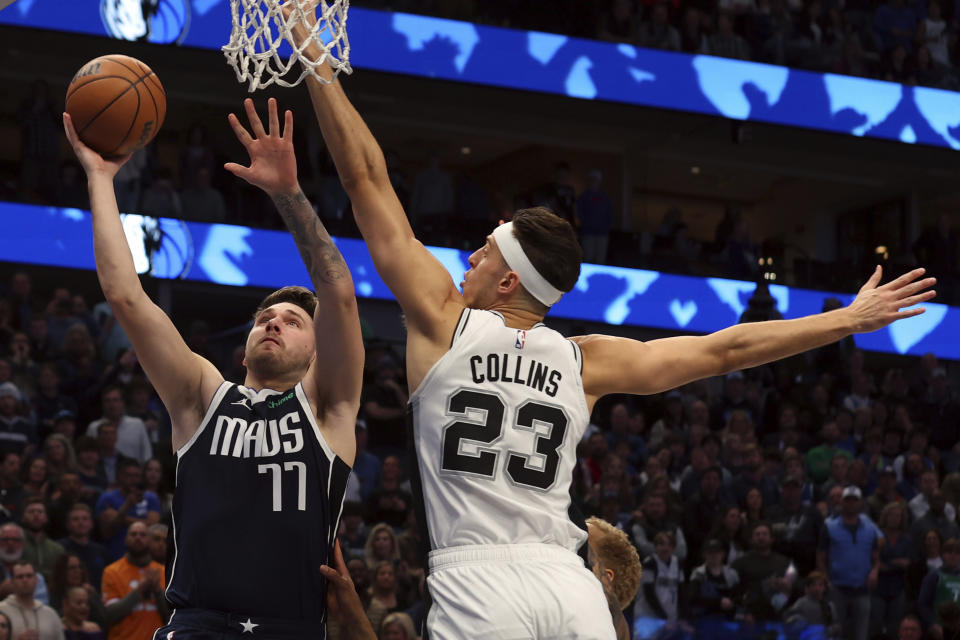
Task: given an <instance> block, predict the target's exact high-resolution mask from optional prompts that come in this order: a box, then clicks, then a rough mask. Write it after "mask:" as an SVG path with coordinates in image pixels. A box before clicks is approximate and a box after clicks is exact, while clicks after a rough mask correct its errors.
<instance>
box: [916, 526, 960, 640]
mask: <svg viewBox="0 0 960 640" xmlns="http://www.w3.org/2000/svg"><path fill="white" fill-rule="evenodd" d="M958 594H960V540H958V539H956V538H951V539H949V540H947V541H946V542H944V543H943V566H941V567H939V568H938V569H935V570H931V571H930V572H929V573H928V574H927V576H926V577H925V578H924V579H923V583H922V584H921V585H920V594H919V596H918V597H917V613H919V614H920V619H921V620H922V621H923V624H924V626H925V627H926V628H927V630H928V632H929V633H930V636H931V637H932V638H935V639H937V640H939V639H942V638H943V637H944V636H943V620H942V618H941V617H940V611H939V609H940V606H941V605H942V604H943V603H945V602H956V601H957V598H958V597H960V595H958Z"/></svg>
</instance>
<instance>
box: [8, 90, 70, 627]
mask: <svg viewBox="0 0 960 640" xmlns="http://www.w3.org/2000/svg"><path fill="white" fill-rule="evenodd" d="M17 125H18V126H17V129H18V130H19V132H20V163H19V164H20V187H21V189H22V190H23V193H24V194H25V195H26V196H27V197H29V198H32V199H42V200H46V199H48V198H50V197H52V196H53V195H54V193H55V191H56V179H57V176H56V167H57V164H58V162H59V158H60V135H61V132H60V126H59V113H58V109H57V105H56V102H55V100H54V99H53V97H52V96H51V95H50V85H49V84H47V82H46V81H45V80H43V79H41V78H37V79H36V80H34V82H33V88H32V89H31V92H30V95H29V96H28V97H26V98H24V99H23V101H22V102H21V103H20V105H19V107H18V108H17ZM14 635H16V634H14Z"/></svg>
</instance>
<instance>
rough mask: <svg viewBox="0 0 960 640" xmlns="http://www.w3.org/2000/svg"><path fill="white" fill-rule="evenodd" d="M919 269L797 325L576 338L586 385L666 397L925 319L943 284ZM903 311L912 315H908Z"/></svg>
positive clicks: (591, 391) (873, 281)
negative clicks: (645, 337)
mask: <svg viewBox="0 0 960 640" xmlns="http://www.w3.org/2000/svg"><path fill="white" fill-rule="evenodd" d="M923 274H924V270H923V269H915V270H913V271H910V272H909V273H906V274H904V275H902V276H900V277H899V278H897V279H896V280H893V281H892V282H889V283H887V284H885V285H883V286H877V285H878V284H879V282H880V277H881V275H882V272H881V270H880V267H877V269H876V271H874V273H873V275H872V276H870V279H869V280H867V282H866V284H864V285H863V287H862V288H861V289H860V293H859V294H858V295H857V297H856V299H855V300H854V301H853V302H852V303H851V304H850V306H848V307H845V308H842V309H836V310H834V311H828V312H826V313H820V314H817V315H813V316H808V317H805V318H797V319H795V320H773V321H769V322H754V323H749V324H738V325H735V326H733V327H729V328H727V329H723V330H722V331H718V332H716V333H712V334H710V335H706V336H681V337H677V338H664V339H663V340H653V341H650V342H639V341H637V340H630V339H627V338H615V337H611V336H599V335H594V336H582V337H579V338H574V340H575V341H576V342H577V343H578V344H579V345H580V348H581V349H582V351H583V360H584V365H583V385H584V389H585V391H586V392H587V395H588V396H592V398H593V399H596V398H599V397H600V396H603V395H606V394H608V393H636V394H650V393H659V392H661V391H666V390H668V389H673V388H675V387H679V386H681V385H683V384H686V383H688V382H692V381H693V380H699V379H701V378H708V377H710V376H716V375H721V374H724V373H728V372H730V371H737V370H740V369H746V368H749V367H756V366H758V365H761V364H765V363H767V362H773V361H774V360H779V359H781V358H786V357H789V356H792V355H795V354H798V353H802V352H804V351H808V350H810V349H815V348H817V347H821V346H823V345H825V344H830V343H831V342H836V341H837V340H840V339H841V338H844V337H846V336H848V335H850V334H853V333H869V332H871V331H876V330H877V329H881V328H883V327H885V326H887V325H889V324H890V323H892V322H895V321H897V320H899V319H902V318H910V317H913V316H915V315H919V314H921V313H923V311H924V309H923V308H922V307H917V308H913V309H906V307H911V306H913V305H916V304H919V303H922V302H926V301H928V300H931V299H932V298H933V297H934V296H935V295H936V292H935V291H933V290H932V289H930V287H931V286H933V285H934V284H935V282H936V279H935V278H924V279H922V280H921V279H919V278H921V276H923ZM901 309H905V310H903V311H901Z"/></svg>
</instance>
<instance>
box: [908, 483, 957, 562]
mask: <svg viewBox="0 0 960 640" xmlns="http://www.w3.org/2000/svg"><path fill="white" fill-rule="evenodd" d="M946 506H947V500H946V498H944V497H943V492H942V491H940V490H939V489H936V490H935V491H934V492H933V494H932V495H931V496H930V509H928V510H927V513H926V514H924V516H923V517H921V518H917V519H916V520H914V521H913V524H912V525H910V537H911V538H913V541H914V544H915V545H917V552H918V555H920V551H922V548H921V547H920V545H921V544H923V542H924V534H925V533H926V532H927V531H930V530H931V529H934V530H936V532H937V533H938V534H939V535H940V539H941V540H949V539H950V538H960V527H958V526H957V523H956V522H955V521H954V520H951V519H950V518H948V517H947V513H946Z"/></svg>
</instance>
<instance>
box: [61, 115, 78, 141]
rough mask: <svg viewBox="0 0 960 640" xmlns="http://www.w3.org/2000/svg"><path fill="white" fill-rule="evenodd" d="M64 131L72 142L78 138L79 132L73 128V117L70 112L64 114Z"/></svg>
mask: <svg viewBox="0 0 960 640" xmlns="http://www.w3.org/2000/svg"><path fill="white" fill-rule="evenodd" d="M63 131H64V133H66V134H67V140H69V141H70V144H73V142H74V140H76V139H77V132H76V130H75V129H74V128H73V119H72V118H70V114H69V113H64V114H63Z"/></svg>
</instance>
